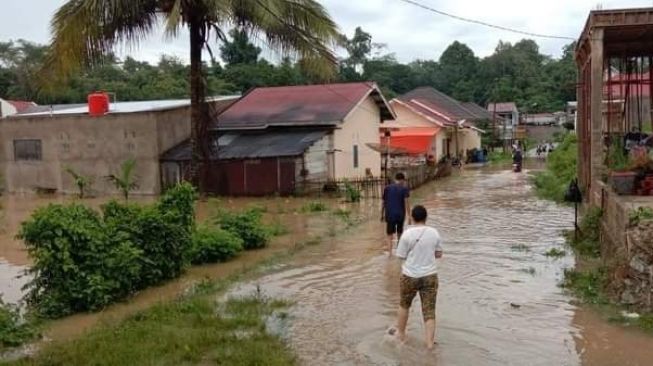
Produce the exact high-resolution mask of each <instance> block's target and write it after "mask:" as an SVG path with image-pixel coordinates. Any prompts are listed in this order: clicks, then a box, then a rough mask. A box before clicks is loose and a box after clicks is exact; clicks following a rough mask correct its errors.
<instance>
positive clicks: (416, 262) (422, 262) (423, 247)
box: [396, 226, 442, 278]
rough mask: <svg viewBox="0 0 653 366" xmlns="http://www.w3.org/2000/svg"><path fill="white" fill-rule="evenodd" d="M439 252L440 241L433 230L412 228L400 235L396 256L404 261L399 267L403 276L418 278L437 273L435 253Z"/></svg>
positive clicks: (422, 227)
mask: <svg viewBox="0 0 653 366" xmlns="http://www.w3.org/2000/svg"><path fill="white" fill-rule="evenodd" d="M441 251H442V239H441V238H440V233H438V231H437V230H436V229H435V228H432V227H429V226H413V227H410V228H408V229H406V231H404V233H403V234H401V239H400V240H399V245H397V253H396V255H397V257H399V258H402V259H405V261H404V263H403V265H402V267H401V272H402V273H403V274H405V275H406V276H408V277H412V278H420V277H425V276H430V275H434V274H436V273H438V267H437V265H436V264H435V252H441Z"/></svg>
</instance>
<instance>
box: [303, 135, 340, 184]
mask: <svg viewBox="0 0 653 366" xmlns="http://www.w3.org/2000/svg"><path fill="white" fill-rule="evenodd" d="M332 160H333V134H332V133H329V134H328V135H326V136H324V137H323V138H322V139H320V140H319V141H317V142H315V143H314V144H313V145H312V146H311V147H309V148H308V149H307V150H306V152H305V153H304V156H303V157H302V159H299V161H298V162H297V164H296V166H297V174H296V177H297V178H296V181H297V182H301V181H302V180H312V181H325V180H328V179H330V178H333V177H332V176H330V174H331V175H332V174H333V173H334V172H333V171H332V170H333V161H332ZM302 169H306V171H307V172H308V175H306V176H302V175H301V171H302Z"/></svg>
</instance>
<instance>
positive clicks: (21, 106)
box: [6, 100, 36, 113]
mask: <svg viewBox="0 0 653 366" xmlns="http://www.w3.org/2000/svg"><path fill="white" fill-rule="evenodd" d="M6 102H7V103H9V104H11V105H12V106H13V107H14V108H16V113H22V112H24V111H26V110H28V109H29V108H30V107H33V106H35V105H36V103H34V102H29V101H26V100H7V101H6Z"/></svg>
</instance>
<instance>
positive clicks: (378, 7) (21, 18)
mask: <svg viewBox="0 0 653 366" xmlns="http://www.w3.org/2000/svg"><path fill="white" fill-rule="evenodd" d="M419 1H420V2H421V3H423V4H425V5H429V6H431V7H434V8H437V9H440V10H443V11H447V12H450V13H453V14H457V15H460V16H465V17H469V18H474V19H478V20H482V21H486V22H489V23H494V24H500V25H502V26H506V27H513V28H518V29H520V30H524V31H528V32H535V33H546V34H555V35H563V36H569V37H577V36H578V35H579V33H580V31H581V29H582V27H583V25H584V23H585V20H586V17H587V14H588V12H589V11H590V10H591V9H594V8H596V6H597V4H598V1H599V0H547V1H532V0H531V1H527V0H494V1H479V0H456V1H442V0H419ZM64 2H65V1H64V0H21V1H13V0H4V1H2V7H1V11H0V40H8V39H18V38H24V39H27V40H31V41H34V42H39V43H46V42H48V40H49V38H50V34H49V22H50V18H51V17H52V14H53V13H54V11H55V10H56V9H57V8H58V7H59V6H60V5H61V4H63V3H64ZM322 3H323V4H324V6H325V7H326V8H327V9H328V10H329V12H330V13H331V15H332V17H333V18H334V19H335V20H336V22H337V23H338V24H339V26H340V28H341V30H342V31H343V32H345V33H347V34H349V35H351V34H353V31H354V29H355V28H356V27H357V26H361V27H362V28H363V29H364V30H366V31H367V32H369V33H371V34H372V36H373V39H374V42H379V43H385V44H387V52H393V53H395V54H396V55H397V58H398V59H399V60H401V61H404V62H408V61H412V60H414V59H434V58H435V59H437V58H438V57H439V56H440V54H441V53H442V52H443V51H444V50H445V48H446V47H447V46H448V45H449V44H450V43H451V42H453V41H454V40H458V41H460V42H463V43H466V44H467V45H469V46H470V47H471V48H472V49H473V50H474V52H475V53H476V54H477V55H478V56H481V57H483V56H487V55H489V54H491V53H492V52H493V50H494V48H495V47H496V45H497V43H498V42H499V40H503V41H509V42H516V41H518V40H520V39H522V38H525V37H524V36H522V35H518V34H513V33H509V32H505V31H501V30H496V29H491V28H486V27H482V26H478V25H474V24H469V23H465V22H461V21H458V20H454V19H451V18H447V17H444V16H441V15H437V14H433V13H430V12H427V11H426V10H424V9H420V8H417V7H415V6H412V5H409V4H406V3H404V2H402V1H400V0H323V1H322ZM600 3H601V4H602V6H603V8H604V9H608V8H625V7H645V6H651V1H648V0H608V1H606V0H601V1H600ZM535 40H536V41H537V42H538V44H539V45H540V48H541V50H542V52H544V53H546V54H550V55H553V56H558V55H559V54H560V50H561V48H562V47H563V46H564V45H565V44H566V43H568V42H567V41H565V40H549V39H537V38H535ZM187 45H188V41H187V36H186V33H182V34H181V35H180V37H179V38H178V39H175V40H166V39H164V37H163V35H162V34H161V33H157V34H154V35H152V36H151V37H150V38H148V39H147V40H146V41H145V42H143V43H142V44H140V45H139V47H137V48H133V49H132V48H129V47H125V46H123V47H120V48H119V49H118V54H119V55H121V56H125V55H131V56H132V57H135V58H137V59H142V60H147V61H150V62H154V61H156V60H157V59H158V58H159V57H160V55H162V54H171V55H175V56H177V57H180V58H181V59H183V60H187V58H188V56H187ZM264 56H265V57H267V58H270V59H274V58H277V54H276V53H275V52H274V51H271V50H265V51H264Z"/></svg>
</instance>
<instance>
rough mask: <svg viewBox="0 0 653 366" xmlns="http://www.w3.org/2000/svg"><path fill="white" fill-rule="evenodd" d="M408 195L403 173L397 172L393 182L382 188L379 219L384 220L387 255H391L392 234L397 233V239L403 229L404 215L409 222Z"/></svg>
mask: <svg viewBox="0 0 653 366" xmlns="http://www.w3.org/2000/svg"><path fill="white" fill-rule="evenodd" d="M408 197H410V190H409V189H408V187H407V186H406V176H404V174H403V173H397V175H396V176H395V182H394V183H393V184H390V185H388V186H387V187H385V189H384V190H383V207H382V208H381V220H384V221H385V222H386V234H388V244H387V245H388V253H389V255H392V243H393V239H394V235H395V234H397V240H399V238H400V237H401V234H402V233H403V231H404V221H406V217H408V220H409V224H410V213H409V212H408V210H410V205H409V204H408Z"/></svg>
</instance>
